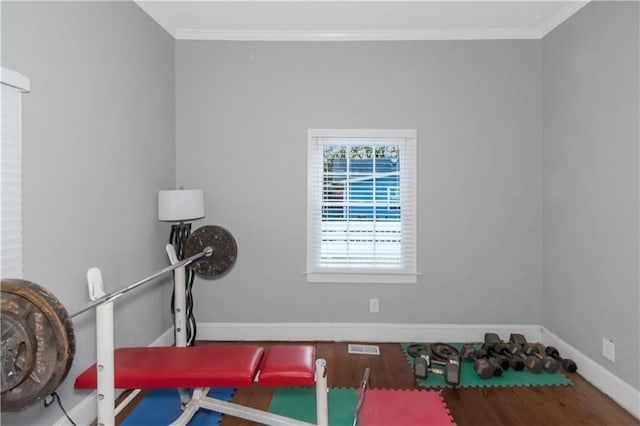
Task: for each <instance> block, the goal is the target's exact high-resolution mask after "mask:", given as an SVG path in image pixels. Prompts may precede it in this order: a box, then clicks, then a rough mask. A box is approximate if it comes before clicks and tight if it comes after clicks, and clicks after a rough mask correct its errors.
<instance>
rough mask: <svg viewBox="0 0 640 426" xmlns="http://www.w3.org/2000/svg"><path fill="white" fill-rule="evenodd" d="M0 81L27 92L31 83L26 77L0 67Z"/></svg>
mask: <svg viewBox="0 0 640 426" xmlns="http://www.w3.org/2000/svg"><path fill="white" fill-rule="evenodd" d="M0 83H2V84H6V85H7V86H11V87H15V88H16V89H18V90H19V91H21V92H29V91H30V90H31V84H30V81H29V79H28V78H27V77H25V76H24V75H22V74H20V73H18V72H15V71H12V70H10V69H8V68H5V67H1V68H0Z"/></svg>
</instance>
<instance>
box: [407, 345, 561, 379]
mask: <svg viewBox="0 0 640 426" xmlns="http://www.w3.org/2000/svg"><path fill="white" fill-rule="evenodd" d="M409 345H410V343H401V344H400V347H401V348H402V352H403V353H404V356H405V358H406V359H407V362H408V363H409V368H411V371H413V358H412V357H411V356H410V355H409V354H408V353H407V347H408V346H409ZM451 345H453V346H455V347H456V348H458V349H459V348H460V347H461V346H462V344H461V343H451ZM418 384H419V385H420V386H421V387H423V388H444V387H448V385H447V384H445V382H444V377H442V376H438V375H436V374H429V376H428V377H427V378H426V379H419V380H418ZM570 385H573V382H572V381H571V380H569V379H568V378H567V377H566V376H565V375H563V374H562V373H560V372H557V373H547V372H544V371H543V372H542V373H539V374H534V373H531V372H530V371H528V370H527V369H525V370H522V371H514V370H507V371H505V372H504V373H503V374H502V376H500V377H492V378H490V379H481V378H480V377H479V376H478V375H477V374H476V373H475V372H474V371H473V364H472V363H470V362H466V361H462V371H461V373H460V385H459V387H461V388H474V387H476V388H477V387H494V386H502V387H511V386H570Z"/></svg>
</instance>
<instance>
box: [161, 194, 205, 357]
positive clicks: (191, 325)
mask: <svg viewBox="0 0 640 426" xmlns="http://www.w3.org/2000/svg"><path fill="white" fill-rule="evenodd" d="M203 217H204V194H203V192H202V190H201V189H176V190H169V191H158V220H160V221H162V222H177V223H172V225H171V233H170V234H169V243H170V244H172V245H173V246H174V248H175V249H176V254H177V256H178V260H182V259H183V258H184V243H185V241H186V240H187V237H189V234H190V233H191V222H190V221H192V220H195V219H201V218H203ZM185 272H186V305H187V306H186V317H187V324H186V325H187V327H186V328H187V345H189V346H192V345H193V344H194V343H195V340H196V320H195V316H194V314H193V295H192V292H191V290H192V288H193V280H194V278H195V275H194V273H193V271H191V270H190V269H189V268H187V269H186V271H185ZM172 294H173V293H172ZM171 315H172V316H173V315H174V300H173V296H172V298H171Z"/></svg>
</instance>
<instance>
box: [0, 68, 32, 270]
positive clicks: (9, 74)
mask: <svg viewBox="0 0 640 426" xmlns="http://www.w3.org/2000/svg"><path fill="white" fill-rule="evenodd" d="M0 79H1V82H2V84H0V87H1V91H2V93H1V96H2V99H1V103H0V119H1V120H2V121H1V123H0V127H1V128H2V133H1V134H2V140H1V141H0V215H1V216H0V243H1V244H2V245H1V247H0V252H1V257H0V276H1V277H2V278H22V144H21V139H22V131H21V129H22V99H21V98H22V92H25V91H28V90H29V80H28V79H26V78H25V77H23V76H22V75H20V74H18V73H16V72H13V71H11V70H8V69H6V68H2V73H1V74H0Z"/></svg>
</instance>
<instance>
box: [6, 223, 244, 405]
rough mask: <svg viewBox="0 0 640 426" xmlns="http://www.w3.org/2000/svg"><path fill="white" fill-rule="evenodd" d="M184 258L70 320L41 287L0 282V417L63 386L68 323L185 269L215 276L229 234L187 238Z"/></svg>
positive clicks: (70, 347)
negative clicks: (169, 273) (161, 277)
mask: <svg viewBox="0 0 640 426" xmlns="http://www.w3.org/2000/svg"><path fill="white" fill-rule="evenodd" d="M184 255H185V256H187V257H186V258H185V259H184V260H182V261H180V262H178V263H175V264H172V265H170V266H167V267H165V268H163V269H161V270H159V271H157V272H155V273H153V274H151V275H149V276H148V277H146V278H143V279H142V280H140V281H138V282H135V283H133V284H131V285H128V286H127V287H124V288H122V289H120V290H118V291H115V292H113V293H109V294H105V295H104V296H101V297H99V298H97V299H95V300H93V301H91V302H90V303H88V304H86V305H85V306H83V307H82V308H81V309H80V310H78V311H77V312H75V313H74V314H73V315H69V313H68V311H67V310H66V308H65V307H64V305H62V303H61V302H60V301H59V300H58V299H57V298H56V296H55V295H54V294H53V293H51V292H50V291H49V290H47V289H46V288H45V287H43V286H40V285H38V284H36V283H32V282H29V281H25V280H20V279H2V280H1V281H2V286H1V290H2V292H1V298H0V304H1V305H0V327H1V343H2V345H1V346H2V352H1V354H0V367H1V369H0V380H1V385H2V386H1V405H0V406H1V411H2V412H18V411H22V410H24V409H26V408H28V407H29V406H31V405H33V404H35V403H37V402H38V401H41V400H42V399H43V398H44V397H46V396H48V395H50V394H51V393H52V392H54V391H55V390H56V389H57V388H58V386H59V385H60V384H61V383H62V382H63V381H64V379H65V378H66V376H67V374H68V372H69V370H70V368H71V364H72V361H73V358H74V356H75V341H76V340H75V333H74V329H73V322H72V318H74V317H76V316H78V315H81V314H82V313H85V312H87V311H89V310H91V309H93V308H95V307H97V306H99V305H102V304H104V303H108V302H112V301H114V300H116V299H118V298H119V297H121V296H122V295H124V294H125V293H128V292H130V291H132V290H134V289H136V288H138V287H140V286H142V285H144V284H146V283H148V282H149V281H152V280H154V279H156V278H158V277H160V276H162V275H164V274H166V273H168V272H171V271H174V270H176V269H178V268H182V267H185V266H189V267H191V268H192V269H193V270H194V271H195V272H196V273H197V274H198V275H200V276H201V277H203V278H215V277H216V276H221V275H222V274H225V273H226V272H228V271H229V269H230V268H231V267H232V266H233V264H234V263H235V260H236V256H237V246H236V242H235V239H234V238H233V236H232V235H231V233H229V231H227V230H226V229H224V228H222V227H220V226H214V225H207V226H203V227H201V228H198V229H196V230H195V231H194V232H193V233H191V235H189V237H188V238H187V241H186V243H185V250H184Z"/></svg>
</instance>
